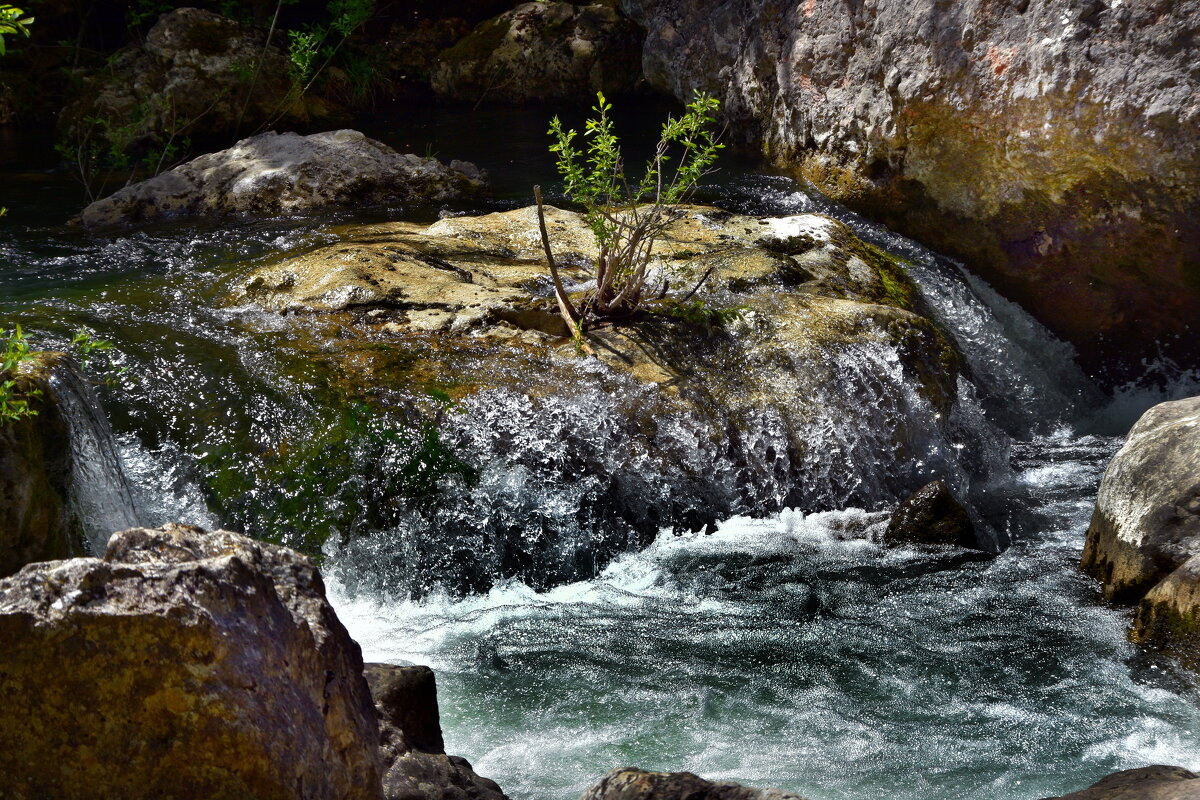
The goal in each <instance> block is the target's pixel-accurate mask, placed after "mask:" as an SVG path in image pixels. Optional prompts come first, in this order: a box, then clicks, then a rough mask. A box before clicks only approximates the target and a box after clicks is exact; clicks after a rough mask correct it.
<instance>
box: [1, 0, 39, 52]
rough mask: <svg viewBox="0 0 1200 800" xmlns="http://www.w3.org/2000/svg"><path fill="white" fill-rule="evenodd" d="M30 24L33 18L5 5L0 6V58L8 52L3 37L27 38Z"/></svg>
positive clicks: (14, 7)
mask: <svg viewBox="0 0 1200 800" xmlns="http://www.w3.org/2000/svg"><path fill="white" fill-rule="evenodd" d="M32 24H33V17H27V16H25V12H24V11H22V10H21V9H19V8H17V7H16V6H10V5H8V4H7V3H3V4H0V56H2V55H4V54H5V53H6V52H8V50H7V45H6V44H5V41H4V37H6V36H24V37H26V38H28V37H29V26H30V25H32Z"/></svg>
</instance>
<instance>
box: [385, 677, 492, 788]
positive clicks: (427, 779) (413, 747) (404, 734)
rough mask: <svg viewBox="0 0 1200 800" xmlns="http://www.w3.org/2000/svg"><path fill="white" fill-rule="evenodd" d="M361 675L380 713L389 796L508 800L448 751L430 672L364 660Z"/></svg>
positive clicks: (468, 763)
mask: <svg viewBox="0 0 1200 800" xmlns="http://www.w3.org/2000/svg"><path fill="white" fill-rule="evenodd" d="M365 675H366V678H367V682H368V683H369V684H370V686H371V694H372V695H373V697H374V698H375V709H376V711H377V712H378V714H379V737H380V747H381V751H380V752H381V756H382V761H383V764H382V766H383V770H384V775H383V794H384V797H385V798H387V800H507V798H506V797H505V795H504V792H502V791H501V790H500V787H499V786H497V785H496V784H495V782H493V781H490V780H488V779H487V778H484V777H481V776H479V775H477V774H475V770H474V769H473V768H472V767H471V764H470V762H468V761H467V760H466V759H465V758H460V757H458V756H449V755H446V750H445V745H444V744H443V742H442V727H441V720H440V716H439V714H438V702H437V682H436V680H435V679H434V675H433V670H431V669H429V667H398V666H394V665H392V664H367V665H366V671H365Z"/></svg>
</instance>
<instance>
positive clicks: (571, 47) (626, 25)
mask: <svg viewBox="0 0 1200 800" xmlns="http://www.w3.org/2000/svg"><path fill="white" fill-rule="evenodd" d="M641 44H642V35H641V31H640V30H639V29H638V27H637V26H636V25H634V24H633V23H632V22H630V21H629V20H627V19H625V18H624V17H623V16H621V14H620V13H619V12H618V11H617V10H616V8H615V6H614V5H612V4H603V3H596V4H593V5H582V6H577V5H574V4H572V3H567V2H533V3H522V4H521V5H519V6H517V7H516V8H514V9H513V10H511V11H508V12H505V13H504V14H501V15H500V16H498V17H496V18H495V19H491V20H488V21H487V22H484V23H482V24H480V25H479V26H478V27H477V28H476V29H475V30H474V31H473V32H472V33H471V34H470V35H468V36H466V37H465V38H463V39H462V40H461V41H459V42H458V43H457V44H455V45H454V46H453V47H451V48H449V49H448V50H444V51H443V52H442V53H441V54H440V55H439V56H438V63H437V66H436V67H435V69H434V71H433V89H434V91H435V92H437V93H438V94H439V95H442V96H444V97H450V98H454V99H456V100H465V101H469V102H479V101H481V100H482V101H489V102H499V103H523V102H528V101H534V100H556V99H570V100H586V99H588V98H592V97H594V96H595V94H596V92H597V91H603V92H605V93H606V94H617V93H620V92H623V91H626V90H628V89H630V88H632V87H633V84H634V83H635V82H636V81H637V79H638V78H639V77H640V75H641V64H640V61H641V57H640V52H641Z"/></svg>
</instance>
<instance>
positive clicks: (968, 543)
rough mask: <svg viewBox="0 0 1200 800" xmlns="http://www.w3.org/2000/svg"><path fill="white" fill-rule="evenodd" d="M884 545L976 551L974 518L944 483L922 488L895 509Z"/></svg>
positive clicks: (936, 482)
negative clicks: (930, 546)
mask: <svg viewBox="0 0 1200 800" xmlns="http://www.w3.org/2000/svg"><path fill="white" fill-rule="evenodd" d="M883 540H884V543H885V544H888V545H897V544H921V545H928V544H948V545H954V546H956V547H970V548H977V547H979V543H978V542H977V541H976V537H975V526H974V525H973V524H972V523H971V516H970V515H969V514H968V513H967V510H966V509H965V508H963V507H962V504H961V503H959V502H958V500H957V499H955V497H954V493H953V492H951V491H950V487H949V486H947V485H946V483H945V481H933V482H931V483H927V484H926V485H925V486H922V487H921V488H920V489H918V490H917V491H916V492H914V493H913V494H912V496H910V497H908V498H907V499H906V500H905V501H904V502H902V503H901V504H900V507H899V508H897V509H896V513H895V514H893V515H892V519H891V521H890V522H889V523H888V526H887V532H886V533H884V536H883Z"/></svg>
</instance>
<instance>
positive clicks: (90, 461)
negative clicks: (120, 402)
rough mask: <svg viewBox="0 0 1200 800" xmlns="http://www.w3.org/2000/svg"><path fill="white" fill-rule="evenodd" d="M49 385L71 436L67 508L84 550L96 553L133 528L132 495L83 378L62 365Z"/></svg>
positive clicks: (101, 413)
mask: <svg viewBox="0 0 1200 800" xmlns="http://www.w3.org/2000/svg"><path fill="white" fill-rule="evenodd" d="M50 385H51V388H52V389H53V390H54V394H55V397H57V399H58V403H59V408H60V409H61V411H62V415H63V418H64V419H65V420H66V422H67V428H68V431H69V432H70V447H71V484H70V496H69V498H68V504H69V506H70V508H71V513H72V516H74V517H75V519H76V520H78V521H79V524H80V526H81V527H82V529H83V533H84V541H85V542H86V543H87V546H88V549H89V550H90V551H91V552H92V553H100V552H103V550H104V547H105V545H106V544H107V542H108V537H109V536H111V535H112V534H113V533H114V532H116V531H121V530H125V529H126V528H132V527H135V526H136V525H137V524H138V514H137V511H136V507H135V505H134V501H133V493H132V491H131V490H130V486H129V481H128V479H127V478H126V476H125V471H124V469H123V468H122V466H121V458H120V456H119V455H118V453H117V446H116V442H115V441H114V439H113V433H112V429H111V428H110V427H109V424H108V418H107V417H106V416H105V415H104V411H103V409H101V407H100V401H99V399H98V398H97V397H96V393H95V392H94V391H93V390H92V387H91V386H90V385H89V384H88V382H87V380H86V378H84V377H83V376H82V375H81V374H80V373H79V371H78V370H77V369H75V367H74V366H72V365H70V363H69V362H67V365H66V366H65V367H63V368H60V369H55V370H54V371H53V372H52V374H51V378H50Z"/></svg>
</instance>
